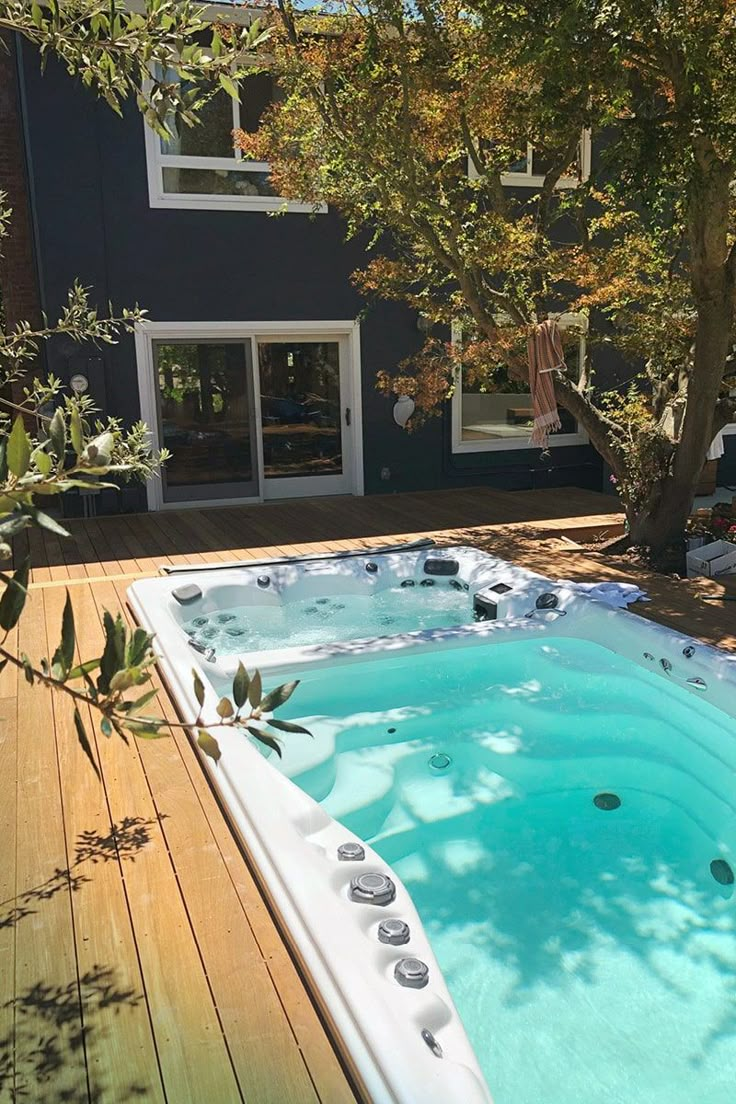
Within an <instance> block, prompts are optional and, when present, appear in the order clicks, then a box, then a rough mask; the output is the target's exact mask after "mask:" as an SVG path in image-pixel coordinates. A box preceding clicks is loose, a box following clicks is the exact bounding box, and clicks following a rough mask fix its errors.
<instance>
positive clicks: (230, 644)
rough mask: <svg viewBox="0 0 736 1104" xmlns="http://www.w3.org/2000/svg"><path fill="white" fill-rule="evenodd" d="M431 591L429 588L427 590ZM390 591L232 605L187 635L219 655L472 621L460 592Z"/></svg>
mask: <svg viewBox="0 0 736 1104" xmlns="http://www.w3.org/2000/svg"><path fill="white" fill-rule="evenodd" d="M427 589H428V588H427ZM427 589H425V588H424V587H420V586H414V587H391V588H386V589H384V590H376V591H371V592H370V593H368V594H360V595H358V594H346V595H341V596H336V595H333V596H331V597H318V598H309V599H302V600H301V601H285V602H283V603H282V604H280V605H278V606H234V607H232V608H231V609H224V610H218V611H216V612H214V613H209V614H201V615H199V616H197V617H193V618H190V619H189V620H188V621H185V622H184V623H183V625H182V628H183V629H184V631H185V632H186V633H187V634H188V635H189V636H191V637H192V638H193V639H194V640H196V641H197V642H198V643H199V644H203V645H205V646H206V647H210V648H215V649H216V651H217V654H218V656H227V655H237V654H238V653H240V652H246V651H249V652H256V651H269V650H271V649H275V648H283V647H287V646H288V647H290V648H297V647H305V646H307V645H310V644H329V643H333V642H337V641H343V640H356V639H358V638H361V637H376V636H390V635H393V634H395V633H403V632H413V631H415V630H417V629H438V628H449V627H452V626H454V625H467V624H470V623H471V622H472V621H473V609H472V603H471V599H470V598H469V596H468V594H467V593H466V592H465V591H462V590H456V589H454V588H451V587H447V586H439V585H437V586H433V587H432V588H431V593H430V594H429V595H428V593H427Z"/></svg>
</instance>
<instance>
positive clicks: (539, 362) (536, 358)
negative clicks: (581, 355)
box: [526, 318, 566, 449]
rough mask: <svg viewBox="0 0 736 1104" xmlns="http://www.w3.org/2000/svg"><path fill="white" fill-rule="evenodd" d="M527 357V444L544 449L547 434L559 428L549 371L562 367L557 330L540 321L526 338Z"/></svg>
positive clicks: (558, 417) (555, 327)
mask: <svg viewBox="0 0 736 1104" xmlns="http://www.w3.org/2000/svg"><path fill="white" fill-rule="evenodd" d="M526 349H527V355H528V357H529V390H530V391H531V394H532V406H533V408H534V428H533V429H532V435H531V444H533V445H537V446H538V447H539V448H542V449H546V448H547V446H548V444H549V435H550V433H554V432H555V431H556V430H558V429H561V428H562V423H561V422H560V415H559V412H558V410H557V402H556V401H555V385H554V381H553V379H552V376H551V374H550V373H551V372H553V371H554V369H555V368H565V367H566V365H565V357H564V355H563V352H562V339H561V338H560V329H559V326H558V325H557V323H556V322H554V321H553V320H552V319H551V318H548V319H547V321H546V322H540V323H539V325H538V326H536V327H535V328H534V330H533V332H532V333H531V334H530V335H529V340H528V341H527V345H526Z"/></svg>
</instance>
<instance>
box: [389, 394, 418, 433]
mask: <svg viewBox="0 0 736 1104" xmlns="http://www.w3.org/2000/svg"><path fill="white" fill-rule="evenodd" d="M415 409H416V403H415V402H414V400H413V399H412V397H411V396H410V395H399V397H398V399H397V400H396V402H395V403H394V412H393V413H394V421H395V422H396V424H397V426H400V427H401V429H404V427H405V426H406V423H407V422H408V421H409V419H410V418H411V416H412V414H413V413H414V410H415Z"/></svg>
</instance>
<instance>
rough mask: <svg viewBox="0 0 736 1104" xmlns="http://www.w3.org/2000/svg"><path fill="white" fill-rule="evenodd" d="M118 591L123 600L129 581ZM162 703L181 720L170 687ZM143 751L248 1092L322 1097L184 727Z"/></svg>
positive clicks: (302, 1103)
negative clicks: (231, 867)
mask: <svg viewBox="0 0 736 1104" xmlns="http://www.w3.org/2000/svg"><path fill="white" fill-rule="evenodd" d="M118 597H119V599H120V602H121V604H122V603H123V602H124V598H125V592H124V588H123V587H122V585H121V587H120V588H119V592H118ZM160 706H161V707H162V708H163V709H164V711H165V714H166V715H167V716H168V717H169V718H170V719H171V720H176V714H175V712H174V710H173V707H172V706H171V704H170V703H169V702H168V700H167V699H166V696H165V694H162V700H161V703H160ZM139 750H140V754H141V758H142V760H143V764H144V768H145V771H146V775H147V779H148V782H149V785H150V788H151V792H152V794H153V795H154V798H155V801H156V805H157V808H158V809H159V812H160V814H161V815H162V816H163V820H162V829H163V833H164V835H165V837H166V842H167V845H168V848H169V854H170V856H171V860H172V862H173V864H174V866H175V868H176V871H177V876H178V880H179V884H180V885H181V889H182V892H183V894H184V897H185V899H186V902H187V910H188V914H189V918H190V921H191V923H192V928H193V931H194V934H195V937H196V938H197V941H198V945H199V949H200V953H201V955H202V959H203V962H204V965H205V969H206V971H207V976H208V978H209V982H210V985H211V987H212V992H213V996H214V998H215V1001H216V1003H217V1008H218V1011H219V1014H220V1018H221V1021H222V1026H223V1030H224V1032H225V1035H226V1037H227V1040H228V1044H229V1048H230V1052H231V1055H232V1059H233V1063H234V1065H235V1068H236V1070H237V1073H238V1080H239V1083H240V1085H241V1088H242V1090H243V1093H244V1096H245V1098H246V1100H248V1101H250V1100H253V1101H263V1102H264V1104H265V1102H267V1101H268V1102H270V1101H273V1102H274V1104H277V1102H278V1104H280V1102H281V1101H283V1102H284V1104H316V1101H317V1100H318V1097H317V1094H316V1092H315V1089H314V1085H313V1084H312V1080H311V1078H310V1076H309V1072H308V1070H307V1068H306V1066H305V1063H304V1060H303V1058H302V1055H301V1053H300V1051H299V1049H298V1047H297V1045H296V1042H295V1038H294V1033H293V1030H292V1026H291V1024H290V1022H289V1019H288V1018H287V1015H286V1014H285V1012H284V1007H283V1003H282V999H283V998H282V995H281V996H280V994H279V993H277V991H276V989H275V988H274V984H273V980H272V978H271V975H270V974H269V971H268V968H267V966H266V963H265V961H264V958H263V955H262V954H261V951H260V948H259V947H258V944H257V943H256V941H255V939H254V937H253V933H252V930H251V927H250V924H249V922H248V917H247V915H246V912H245V910H244V907H243V902H242V901H241V900H240V898H239V897H238V894H237V892H236V890H235V888H234V886H233V883H232V880H231V878H230V876H229V874H228V870H227V868H226V866H225V864H224V863H223V861H222V856H221V853H220V851H219V848H218V844H217V840H216V838H215V837H214V836H213V833H212V829H211V826H210V823H209V821H208V819H207V817H206V816H205V813H204V810H203V806H202V802H201V801H200V798H199V797H198V795H197V792H196V791H195V790H194V787H193V785H192V779H191V774H190V770H189V769H188V768H187V765H186V763H185V760H188V761H189V763H190V766H191V768H193V769H194V770H199V769H200V768H199V767H198V764H197V762H196V757H195V753H194V751H193V749H192V747H191V745H190V744H189V742H188V739H187V737H186V736H185V735H183V734H181V733H177V734H176V736H175V738H171V739H164V740H157V741H153V742H151V741H148V742H144V741H141V742H140V746H139ZM210 801H211V799H210ZM217 815H220V814H219V811H218V812H217ZM245 993H247V994H248V996H247V1000H244V994H245ZM254 1008H256V1009H257V1010H258V1012H257V1014H256V1015H253V1009H254Z"/></svg>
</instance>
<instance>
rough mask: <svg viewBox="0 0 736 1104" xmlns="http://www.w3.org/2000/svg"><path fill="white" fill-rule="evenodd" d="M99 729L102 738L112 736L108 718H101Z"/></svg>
mask: <svg viewBox="0 0 736 1104" xmlns="http://www.w3.org/2000/svg"><path fill="white" fill-rule="evenodd" d="M100 729H101V730H102V735H103V736H112V724H111V723H110V718H109V717H103V718H102V720H101V721H100Z"/></svg>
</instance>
